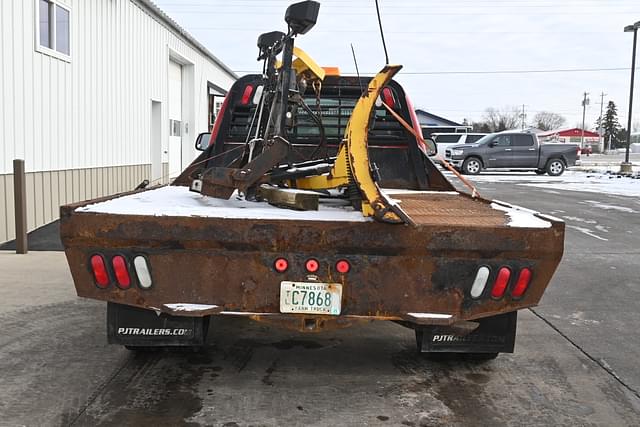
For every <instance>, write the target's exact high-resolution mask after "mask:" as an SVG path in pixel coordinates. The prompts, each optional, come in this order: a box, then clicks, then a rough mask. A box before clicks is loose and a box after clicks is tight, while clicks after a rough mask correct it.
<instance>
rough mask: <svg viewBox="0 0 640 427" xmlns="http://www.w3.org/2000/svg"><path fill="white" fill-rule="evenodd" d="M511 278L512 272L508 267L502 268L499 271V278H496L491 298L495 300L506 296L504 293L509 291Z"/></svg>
mask: <svg viewBox="0 0 640 427" xmlns="http://www.w3.org/2000/svg"><path fill="white" fill-rule="evenodd" d="M510 278H511V270H509V269H508V268H507V267H502V268H501V269H500V270H498V276H497V277H496V281H495V283H494V284H493V289H492V290H491V296H492V297H493V298H502V297H503V296H504V292H505V291H506V290H507V286H508V285H509V279H510Z"/></svg>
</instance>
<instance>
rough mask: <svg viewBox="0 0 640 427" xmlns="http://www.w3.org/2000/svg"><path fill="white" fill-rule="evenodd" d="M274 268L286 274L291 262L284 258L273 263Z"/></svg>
mask: <svg viewBox="0 0 640 427" xmlns="http://www.w3.org/2000/svg"><path fill="white" fill-rule="evenodd" d="M273 268H275V269H276V271H277V272H278V273H284V272H285V271H287V268H289V261H287V260H286V259H284V258H278V259H277V260H276V262H274V263H273Z"/></svg>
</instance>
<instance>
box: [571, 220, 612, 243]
mask: <svg viewBox="0 0 640 427" xmlns="http://www.w3.org/2000/svg"><path fill="white" fill-rule="evenodd" d="M567 227H568V228H572V229H574V230H577V231H579V232H581V233H583V234H586V235H587V236H589V237H593V238H594V239H598V240H604V241H605V242H608V241H609V239H605V238H604V237H600V236H598V235H596V234H594V233H593V230H591V229H589V228H585V227H578V226H577V225H568V224H567Z"/></svg>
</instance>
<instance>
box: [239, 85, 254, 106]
mask: <svg viewBox="0 0 640 427" xmlns="http://www.w3.org/2000/svg"><path fill="white" fill-rule="evenodd" d="M252 93H253V86H251V85H246V86H245V87H244V92H242V99H241V100H240V103H241V104H242V105H247V104H248V103H249V101H251V94H252Z"/></svg>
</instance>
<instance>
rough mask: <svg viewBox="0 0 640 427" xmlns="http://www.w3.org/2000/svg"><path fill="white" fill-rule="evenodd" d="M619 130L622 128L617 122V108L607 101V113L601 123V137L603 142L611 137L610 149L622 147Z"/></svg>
mask: <svg viewBox="0 0 640 427" xmlns="http://www.w3.org/2000/svg"><path fill="white" fill-rule="evenodd" d="M598 125H599V123H598ZM621 129H622V126H620V123H619V122H618V108H617V107H616V104H615V103H614V102H613V101H609V103H608V104H607V112H606V113H605V115H604V117H603V121H602V137H603V138H604V140H605V141H609V137H611V148H618V147H619V146H621V145H622V140H621V139H620V130H621Z"/></svg>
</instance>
